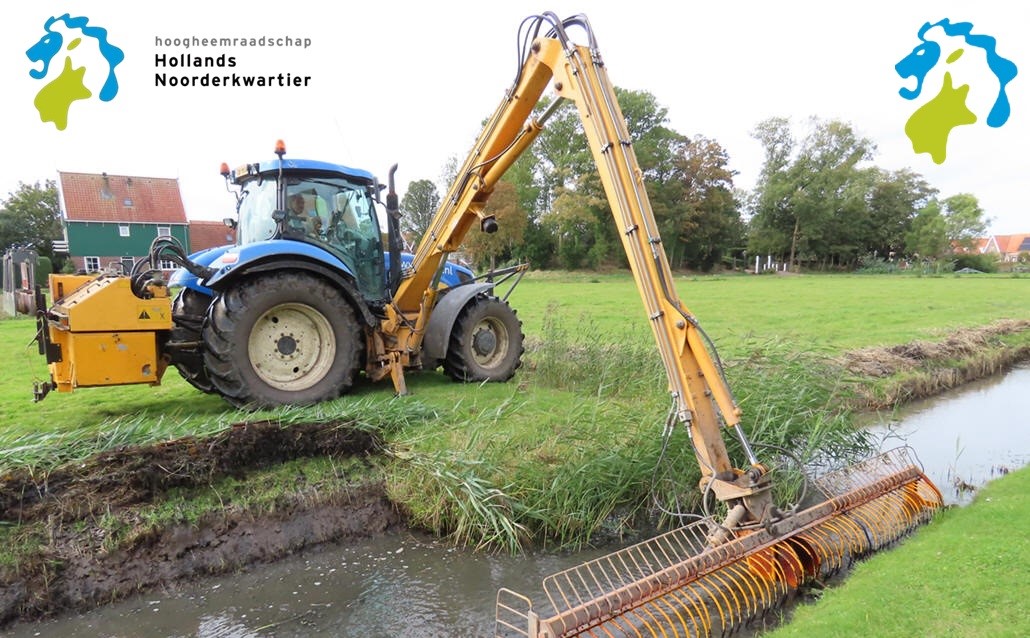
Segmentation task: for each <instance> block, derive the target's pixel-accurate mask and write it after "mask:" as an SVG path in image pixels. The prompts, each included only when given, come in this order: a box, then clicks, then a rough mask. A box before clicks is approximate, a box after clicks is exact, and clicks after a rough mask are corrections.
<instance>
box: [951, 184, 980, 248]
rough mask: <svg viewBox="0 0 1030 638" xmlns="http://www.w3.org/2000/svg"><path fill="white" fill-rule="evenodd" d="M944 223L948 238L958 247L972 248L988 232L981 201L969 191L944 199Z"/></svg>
mask: <svg viewBox="0 0 1030 638" xmlns="http://www.w3.org/2000/svg"><path fill="white" fill-rule="evenodd" d="M943 214H944V224H945V227H946V228H947V233H948V240H949V241H951V242H952V244H953V245H954V246H955V247H957V248H964V249H966V250H969V249H971V248H972V247H973V246H974V245H975V244H976V240H977V239H979V238H980V237H983V236H984V234H986V232H987V226H988V225H989V221H988V220H987V219H985V218H984V211H983V209H982V208H980V202H979V200H977V199H976V197H974V196H973V195H970V194H969V193H959V194H958V195H952V196H951V197H949V198H947V199H945V200H944V213H943Z"/></svg>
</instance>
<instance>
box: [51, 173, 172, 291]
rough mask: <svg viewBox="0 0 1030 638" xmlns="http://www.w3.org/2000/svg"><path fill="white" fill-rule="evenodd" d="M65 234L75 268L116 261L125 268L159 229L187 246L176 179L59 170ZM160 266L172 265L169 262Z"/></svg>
mask: <svg viewBox="0 0 1030 638" xmlns="http://www.w3.org/2000/svg"><path fill="white" fill-rule="evenodd" d="M58 189H59V191H60V203H61V209H62V211H63V212H64V238H65V240H66V241H67V246H68V248H67V250H68V254H69V257H70V259H71V261H72V263H73V264H74V267H75V269H76V270H85V271H87V272H95V271H97V270H100V269H102V268H106V267H108V266H110V265H112V264H120V265H121V266H122V268H123V269H125V271H126V272H128V269H129V268H131V267H132V263H133V261H134V260H136V259H139V258H140V257H144V256H146V255H147V253H148V252H149V249H150V243H151V242H152V241H153V240H154V239H155V238H156V237H157V236H159V235H171V236H172V237H175V238H176V239H178V240H179V241H180V242H182V245H183V247H186V248H187V249H188V247H189V246H190V230H189V222H188V220H187V219H186V211H185V209H184V207H183V203H182V195H181V193H180V192H179V180H177V179H170V178H162V177H137V176H130V175H109V174H107V173H101V174H99V175H97V174H94V173H71V172H63V171H58ZM161 266H162V268H167V269H171V268H174V267H175V265H174V264H172V263H171V262H168V263H163V264H162V265H161Z"/></svg>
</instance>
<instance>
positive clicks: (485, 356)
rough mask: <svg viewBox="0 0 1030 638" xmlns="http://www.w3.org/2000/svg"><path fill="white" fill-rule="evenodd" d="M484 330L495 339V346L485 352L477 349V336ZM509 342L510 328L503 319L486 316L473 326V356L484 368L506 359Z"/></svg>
mask: <svg viewBox="0 0 1030 638" xmlns="http://www.w3.org/2000/svg"><path fill="white" fill-rule="evenodd" d="M483 331H486V332H489V333H490V334H491V335H493V339H494V347H493V348H491V349H490V351H489V352H485V353H482V352H480V351H479V350H477V349H476V341H477V336H479V334H480V333H481V332H483ZM508 344H509V339H508V328H507V327H506V326H505V325H504V322H503V321H501V320H500V319H497V318H496V317H484V318H483V319H480V320H479V322H478V323H477V324H476V325H475V326H474V327H473V328H472V343H471V344H470V350H471V351H472V358H473V360H475V362H476V363H477V364H479V365H480V366H482V367H484V368H493V367H495V366H497V365H498V364H499V363H501V362H502V361H504V358H505V357H506V356H507V355H508Z"/></svg>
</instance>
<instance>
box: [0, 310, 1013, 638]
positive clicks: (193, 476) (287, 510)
mask: <svg viewBox="0 0 1030 638" xmlns="http://www.w3.org/2000/svg"><path fill="white" fill-rule="evenodd" d="M1025 331H1030V321H1012V322H1000V323H997V324H993V325H991V326H987V327H985V328H982V329H977V330H965V331H962V332H961V333H954V334H949V335H946V336H943V337H942V338H941V339H940V340H936V341H929V340H928V341H925V342H922V341H921V342H913V343H909V344H904V345H901V346H892V347H888V348H877V349H863V350H860V351H855V352H851V353H847V354H846V355H844V356H843V357H842V358H841V359H840V361H839V362H838V364H839V365H840V366H841V367H842V369H845V370H847V371H848V373H849V374H850V375H852V378H851V379H850V380H849V386H850V387H851V388H852V389H853V391H854V395H855V397H856V398H855V404H856V406H859V405H860V406H863V407H880V406H892V405H894V404H896V403H899V402H903V401H907V400H910V399H912V398H915V397H917V396H929V395H932V394H936V393H939V392H942V391H945V390H947V389H950V388H952V387H955V386H957V385H960V384H961V383H964V382H966V381H969V380H972V379H974V378H980V377H983V376H987V375H990V374H994V373H996V372H999V371H1001V370H1003V369H1005V368H1007V367H1008V366H1010V365H1012V364H1014V363H1016V362H1018V361H1024V360H1028V359H1030V345H1022V346H1006V345H1005V342H1004V341H1003V339H1004V338H1005V337H1006V336H1008V335H1014V334H1017V333H1022V332H1025ZM1010 341H1012V340H1010ZM1017 341H1018V340H1017ZM1021 341H1026V339H1025V338H1024V339H1021ZM382 445H383V442H382V440H381V439H380V436H379V435H378V433H376V432H374V431H364V430H359V429H355V426H354V424H351V423H328V424H313V423H300V424H294V425H291V426H288V427H282V426H280V425H278V424H275V423H251V424H247V425H238V426H234V427H231V428H229V429H227V430H226V431H224V432H222V433H219V434H218V435H215V436H213V437H210V438H206V439H197V438H184V439H179V440H176V441H170V442H165V443H161V444H159V445H154V446H146V447H131V448H123V449H119V450H115V451H112V452H107V453H104V454H101V455H98V456H95V457H93V458H92V459H90V460H89V461H87V462H85V463H80V464H74V465H69V466H65V467H62V468H58V469H56V470H54V471H52V472H50V473H48V474H46V475H43V476H40V475H34V474H32V473H30V472H27V471H20V472H16V473H12V474H9V475H6V476H2V477H0V525H5V526H7V527H8V529H14V528H17V529H22V528H24V530H25V533H24V535H23V537H22V538H20V539H19V538H18V536H17V535H9V536H7V538H8V540H9V541H10V540H17V541H18V542H21V543H24V546H25V548H26V549H24V550H23V551H21V552H17V554H18V556H19V558H18V562H17V563H16V564H14V565H3V564H0V626H2V624H4V623H10V622H12V621H15V620H30V619H35V618H40V617H44V616H48V615H53V614H55V613H58V612H64V611H69V610H85V609H89V608H92V607H95V606H97V605H100V604H104V603H107V602H110V601H113V600H116V599H119V598H123V597H126V596H129V595H131V594H134V593H138V592H141V591H146V590H150V589H154V588H158V587H174V586H175V583H176V582H181V581H184V580H188V579H191V578H194V577H198V576H203V575H213V574H219V573H226V572H231V571H232V570H235V569H239V568H241V567H244V566H246V565H248V564H251V563H255V562H261V561H272V560H276V559H278V558H280V557H282V556H285V555H288V554H291V553H294V552H296V551H298V550H301V549H303V548H305V547H311V546H314V545H317V544H321V543H326V542H346V541H347V540H348V539H353V538H357V537H362V536H369V535H374V534H378V533H382V532H384V531H386V530H387V529H389V528H391V527H394V526H401V525H405V524H406V520H405V518H404V516H403V514H402V513H401V512H399V511H398V508H397V507H395V506H394V505H393V504H392V503H391V502H390V501H389V500H388V498H387V497H386V495H385V489H384V485H383V483H382V481H381V479H380V478H379V477H380V473H379V472H378V471H376V470H377V463H379V462H380V461H377V460H376V459H377V458H378V457H379V452H380V451H381V447H382ZM322 457H330V458H332V459H335V460H338V461H339V463H340V465H341V468H343V469H341V471H340V476H339V477H337V478H338V480H334V481H330V482H325V481H322V480H321V479H315V478H313V477H304V476H301V475H299V474H298V475H297V476H296V477H294V478H292V479H291V483H290V484H289V485H288V486H287V487H288V489H286V490H285V491H284V492H283V494H282V495H281V496H279V497H278V498H277V500H276V502H275V503H274V507H258V508H255V507H246V506H242V505H238V504H235V503H227V504H226V505H225V506H224V507H223V506H220V505H219V504H218V503H217V502H216V503H215V504H214V506H213V507H211V508H210V509H209V511H208V513H206V514H204V515H202V516H200V518H199V519H198V520H195V521H192V522H190V523H181V524H173V525H154V524H153V523H150V522H148V521H147V519H146V518H145V516H144V514H143V513H142V512H143V510H144V509H145V508H146V507H149V506H151V505H153V504H155V503H158V502H160V501H162V499H165V498H166V497H167V496H168V495H169V494H172V493H176V492H183V493H185V494H186V495H187V496H186V498H190V496H189V495H194V494H196V493H198V491H199V490H202V489H204V488H205V487H207V486H209V485H211V484H213V483H215V482H217V481H218V480H219V479H220V478H224V477H234V478H237V479H239V480H240V481H242V482H247V481H253V480H254V477H255V476H257V475H258V472H259V471H260V470H262V469H263V468H273V467H276V466H279V465H282V464H284V463H288V462H290V461H292V460H296V459H309V458H312V459H313V458H322ZM361 468H365V469H366V470H368V471H365V472H362V471H361ZM358 477H361V478H358ZM112 521H114V523H115V524H116V525H117V526H118V527H119V529H120V533H119V534H118V535H117V537H116V538H115V537H114V536H112V535H111V529H112Z"/></svg>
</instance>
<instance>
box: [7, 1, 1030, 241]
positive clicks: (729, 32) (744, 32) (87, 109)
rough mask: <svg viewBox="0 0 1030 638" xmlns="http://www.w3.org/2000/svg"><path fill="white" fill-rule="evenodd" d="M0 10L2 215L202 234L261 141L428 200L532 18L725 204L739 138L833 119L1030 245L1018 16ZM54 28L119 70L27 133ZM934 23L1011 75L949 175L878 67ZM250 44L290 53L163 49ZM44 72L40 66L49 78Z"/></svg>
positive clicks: (1027, 47)
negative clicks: (193, 228)
mask: <svg viewBox="0 0 1030 638" xmlns="http://www.w3.org/2000/svg"><path fill="white" fill-rule="evenodd" d="M4 9H5V12H4V14H5V15H4V20H3V21H2V23H0V42H2V50H0V73H2V77H0V81H2V86H3V87H4V88H5V90H4V98H5V99H4V121H5V126H4V137H3V138H4V140H5V142H6V143H7V144H8V148H7V152H5V153H4V154H3V159H2V160H0V161H2V162H3V170H2V171H0V196H6V194H7V193H9V192H11V191H14V190H15V189H16V188H17V186H18V183H19V182H23V183H29V184H31V183H34V182H36V181H43V180H46V179H56V177H57V172H58V171H68V172H88V173H100V172H107V173H109V174H116V175H135V176H149V177H172V178H177V179H178V180H179V184H180V189H181V191H182V194H183V201H184V204H185V207H186V212H187V215H188V216H189V217H190V218H193V219H221V218H222V217H226V216H228V215H230V214H231V213H232V207H233V202H234V200H233V198H232V196H231V195H230V194H228V193H227V192H226V188H225V184H224V180H223V179H222V178H221V176H220V175H219V166H220V164H221V163H222V162H227V163H228V164H229V165H230V166H236V165H239V164H243V163H248V162H256V161H262V160H268V159H272V158H273V157H274V155H273V148H274V144H275V141H276V140H277V139H283V140H284V141H285V142H286V147H287V157H297V158H308V159H319V160H324V161H329V162H334V163H339V164H344V165H348V166H353V167H358V168H364V169H366V170H369V171H371V172H372V173H374V174H376V175H378V176H379V177H380V178H382V179H385V176H386V173H387V170H388V169H389V167H390V166H391V165H392V164H395V163H396V164H399V170H398V173H397V179H398V186H399V188H400V189H401V191H402V193H403V190H404V189H405V188H406V187H407V184H408V183H409V182H411V181H415V180H420V179H430V180H433V181H435V182H437V183H438V184H439V186H440V187H441V189H443V188H444V187H445V186H446V185H445V184H442V183H441V182H440V179H441V177H440V176H441V175H442V174H443V172H444V167H445V165H446V164H447V161H448V159H450V158H458V159H459V160H463V159H464V156H465V154H466V153H467V151H468V150H469V147H470V146H471V144H472V142H473V141H474V139H475V137H476V135H477V134H478V132H479V127H480V125H481V123H482V121H483V120H484V118H486V117H487V116H489V115H490V114H491V113H492V112H493V111H494V109H495V108H496V107H497V105H498V103H499V102H500V100H501V99H502V97H503V95H504V91H505V89H507V88H508V86H509V85H510V83H511V81H512V78H513V77H514V73H515V70H516V66H517V63H518V60H517V48H516V47H517V37H516V36H517V34H518V28H519V25H520V23H521V22H522V20H523V19H524V18H526V17H527V16H530V15H534V14H537V13H540V12H543V11H550V12H553V13H555V14H557V15H558V16H559V17H562V18H564V17H568V16H571V15H574V14H585V15H586V16H587V18H588V19H589V21H590V23H591V25H592V26H593V30H594V33H595V35H596V38H597V42H598V46H599V49H600V51H601V55H602V57H603V59H604V61H605V63H606V65H607V68H608V74H609V77H610V78H611V80H612V81H613V83H615V84H616V85H617V86H620V87H622V88H625V89H631V90H639V91H647V92H649V93H651V94H652V95H654V96H655V98H656V100H657V102H658V103H659V105H661V106H663V107H665V108H666V109H667V110H668V118H669V119H668V123H667V124H668V126H670V127H671V128H672V129H674V130H676V131H678V132H679V133H682V134H685V135H688V136H694V135H703V136H705V137H708V138H711V139H714V140H715V141H717V142H718V143H719V144H721V145H722V146H723V147H724V148H725V149H726V151H727V153H728V154H729V158H730V168H731V169H733V170H735V171H736V172H737V175H736V178H735V184H736V185H737V186H738V187H741V188H744V189H750V188H752V187H753V186H754V183H755V180H756V178H757V177H758V173H759V171H760V169H761V166H762V159H763V153H762V147H761V145H760V144H759V142H758V141H757V140H755V139H754V138H753V137H752V135H751V131H752V130H753V129H754V127H755V125H756V124H758V123H759V122H760V121H762V120H764V119H767V118H769V117H773V116H782V117H789V118H790V119H791V121H792V122H794V123H795V124H796V132H797V134H798V136H803V135H804V134H805V131H806V129H805V125H806V123H807V122H809V121H810V118H812V117H816V118H819V119H821V120H829V119H840V120H844V121H846V122H849V123H850V124H851V125H852V126H853V127H854V128H855V129H856V131H857V132H858V133H859V134H861V135H863V136H865V137H868V138H870V139H872V140H873V141H874V142H875V143H876V146H877V153H876V156H875V157H874V159H873V163H874V164H876V165H877V166H880V167H881V168H884V169H888V170H897V169H902V168H909V169H911V170H913V171H915V172H917V173H919V174H921V175H923V177H924V178H925V179H926V180H927V181H928V182H929V183H930V184H931V185H932V186H934V187H935V188H937V189H938V190H939V191H940V197H948V196H951V195H954V194H958V193H972V194H973V195H975V196H976V197H977V198H978V200H979V202H980V205H981V207H982V208H983V209H984V210H985V215H986V216H987V217H988V218H989V219H991V220H992V223H991V226H990V232H992V233H996V234H1011V233H1019V232H1030V206H1028V204H1027V202H1026V197H1025V193H1024V191H1025V184H1026V181H1027V180H1026V173H1027V169H1026V163H1025V161H1023V160H1024V158H1025V156H1026V153H1027V149H1028V147H1030V145H1028V142H1030V38H1028V37H1027V35H1028V34H1027V33H1026V31H1027V29H1028V28H1030V20H1028V19H1027V18H1028V16H1030V11H1028V10H1027V9H1026V8H1025V7H1024V6H1023V5H1021V4H1019V3H1016V2H1011V0H1005V1H1004V2H995V1H983V2H979V3H970V2H950V1H933V2H930V1H928V0H913V1H908V2H897V1H893V2H884V1H882V0H870V1H866V2H861V3H859V2H854V3H828V2H802V1H800V0H783V1H782V2H756V1H750V0H740V1H738V2H735V3H715V2H703V3H702V2H694V1H690V0H686V1H682V2H678V3H671V2H668V0H635V1H633V2H612V1H608V0H594V1H589V2H588V1H586V0H581V1H580V2H568V1H565V0H559V1H552V2H550V3H549V4H543V3H540V2H538V1H537V0H534V1H532V2H527V1H526V0H506V1H505V2H498V3H487V2H468V1H464V0H460V1H459V0H451V1H448V0H440V1H438V2H435V3H428V2H423V3H415V2H396V3H383V4H378V3H373V4H366V3H360V4H359V3H342V2H341V3H326V2H324V1H322V0H318V1H311V0H291V1H290V2H270V1H267V0H251V1H249V2H246V3H224V2H222V3H216V2H210V1H205V2H200V1H198V0H180V1H178V2H175V3H140V2H133V3H130V2H116V1H113V0H112V1H99V0H93V1H87V0H79V1H76V0H69V1H67V2H50V1H47V0H42V1H38V2H33V3H25V2H20V3H5V5H4ZM64 13H70V14H71V15H72V16H87V17H88V18H89V20H90V22H89V24H90V25H95V26H102V27H104V28H106V29H107V31H108V36H109V40H110V42H111V43H112V44H114V45H116V46H118V47H119V48H121V49H122V51H123V52H124V54H125V59H124V61H123V62H122V63H121V64H119V65H118V66H117V67H116V75H117V78H118V82H119V85H118V93H117V94H116V95H115V97H114V99H112V100H110V101H106V102H105V101H101V100H99V99H98V95H99V86H100V85H101V84H102V83H103V81H104V79H105V76H106V68H104V67H103V66H102V65H101V64H96V63H91V64H87V65H86V66H87V68H88V74H87V75H86V76H85V82H86V84H87V86H94V87H97V88H94V89H93V95H92V97H91V98H90V99H86V100H80V101H76V102H74V103H73V104H72V106H71V109H70V111H69V114H68V122H67V126H66V128H65V129H64V130H57V128H56V127H55V125H54V123H53V122H43V121H41V118H40V114H39V112H38V111H37V109H36V107H35V106H34V104H33V103H34V100H35V97H36V95H37V93H38V92H39V91H40V89H41V88H42V85H44V84H45V83H46V82H48V81H49V79H50V77H51V76H47V79H44V80H43V81H40V80H35V79H33V78H31V77H30V75H29V71H30V70H32V69H33V68H35V69H39V68H41V65H40V64H39V63H36V64H33V63H32V62H30V61H29V59H28V57H27V56H26V55H25V52H26V50H27V49H28V48H29V47H30V46H32V45H33V44H35V43H36V42H37V41H38V40H39V39H40V38H41V37H42V36H43V35H44V33H45V32H44V29H43V25H44V23H45V22H46V20H47V18H49V17H50V16H60V15H62V14H64ZM942 18H949V19H950V20H951V21H952V22H961V21H964V22H971V23H973V25H974V29H973V31H974V33H984V34H989V35H991V36H994V37H995V38H996V40H997V51H998V53H999V54H1000V55H1001V56H1003V57H1005V58H1007V59H1009V60H1011V61H1012V62H1014V63H1015V64H1016V65H1017V67H1018V69H1019V73H1018V75H1017V76H1016V78H1015V79H1014V80H1013V81H1012V82H1011V83H1010V84H1009V86H1008V95H1009V100H1010V103H1011V116H1010V118H1009V120H1008V121H1007V122H1006V123H1005V125H1004V126H1001V127H999V128H990V127H988V126H986V124H985V123H984V122H983V119H984V118H983V117H981V118H980V119H981V121H980V122H978V123H977V124H974V125H970V126H963V127H958V128H956V129H955V130H954V131H953V133H952V135H951V137H950V139H949V143H948V147H947V148H948V156H947V159H946V161H944V162H943V163H942V164H936V163H934V162H933V161H932V160H931V158H930V156H929V155H928V154H927V153H921V154H917V153H915V151H914V150H913V149H912V144H911V142H910V140H909V139H908V138H907V137H906V136H905V132H904V127H905V122H906V120H907V119H908V117H909V116H910V115H911V114H912V112H913V111H914V109H915V106H914V105H915V104H917V103H915V102H910V101H908V100H905V99H903V98H901V97H900V96H899V94H898V91H899V89H901V88H904V87H908V88H913V87H914V85H915V84H914V80H913V79H911V78H910V79H908V80H904V79H902V78H901V77H899V76H898V75H897V74H896V73H895V71H894V65H895V64H896V63H897V62H898V61H899V60H900V59H901V58H903V57H905V56H906V55H908V54H909V53H910V52H911V51H912V49H913V47H915V46H916V45H917V44H919V40H918V37H917V33H918V30H919V27H920V26H922V25H923V24H924V23H925V22H937V21H939V20H941V19H942ZM575 33H576V32H574V34H575ZM262 36H264V37H266V38H290V39H291V40H293V41H297V42H300V43H301V44H300V45H299V46H277V47H268V46H264V47H254V46H240V45H237V46H228V47H224V46H208V47H203V46H191V47H189V48H183V47H182V46H181V45H180V46H175V44H174V40H176V39H179V40H182V39H183V38H187V39H192V38H194V37H196V38H205V37H206V38H211V37H235V38H248V39H249V38H260V37H262ZM169 41H171V42H169ZM305 41H309V44H308V45H307V46H304V42H305ZM91 45H92V46H93V47H94V49H93V50H92V51H91V50H90V46H91ZM95 49H96V47H95V45H93V44H92V42H91V41H89V40H88V39H84V43H83V44H82V46H81V48H79V49H78V50H77V51H76V52H74V54H75V55H76V56H78V57H77V58H76V60H79V59H82V60H87V59H92V60H94V61H97V60H101V59H102V58H99V57H97V55H98V54H97V51H96V50H95ZM181 54H186V55H189V56H193V55H202V56H214V57H217V56H219V55H225V56H226V57H227V58H228V57H233V58H235V62H236V66H235V67H234V68H228V69H196V68H188V69H182V68H168V67H167V66H165V67H160V66H159V65H158V57H159V56H162V55H163V56H166V57H165V60H166V61H167V60H168V59H170V58H178V57H179V56H180V55H181ZM90 55H92V56H93V57H92V58H90V57H89V56H90ZM61 59H62V56H61V55H58V56H57V57H55V65H56V64H58V63H59V61H60V60H61ZM967 59H968V58H967ZM76 64H80V62H78V61H77V62H76ZM55 68H56V67H55ZM208 71H210V72H212V74H214V75H225V74H229V73H237V74H240V75H253V74H257V75H278V74H279V73H283V74H287V73H289V74H291V76H293V77H300V78H302V81H303V78H305V77H307V78H309V79H308V80H307V86H289V87H266V88H258V87H250V88H246V87H233V86H229V87H195V86H193V87H171V86H157V81H156V76H157V75H158V74H159V73H164V72H166V73H168V75H175V76H178V75H198V74H201V73H204V72H208ZM91 82H92V84H90V83H91ZM981 84H982V83H981ZM928 86H929V84H928ZM988 90H989V89H988ZM995 90H996V89H995ZM927 93H928V91H927ZM982 95H983V93H982V92H981V99H982ZM971 96H972V93H971Z"/></svg>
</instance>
